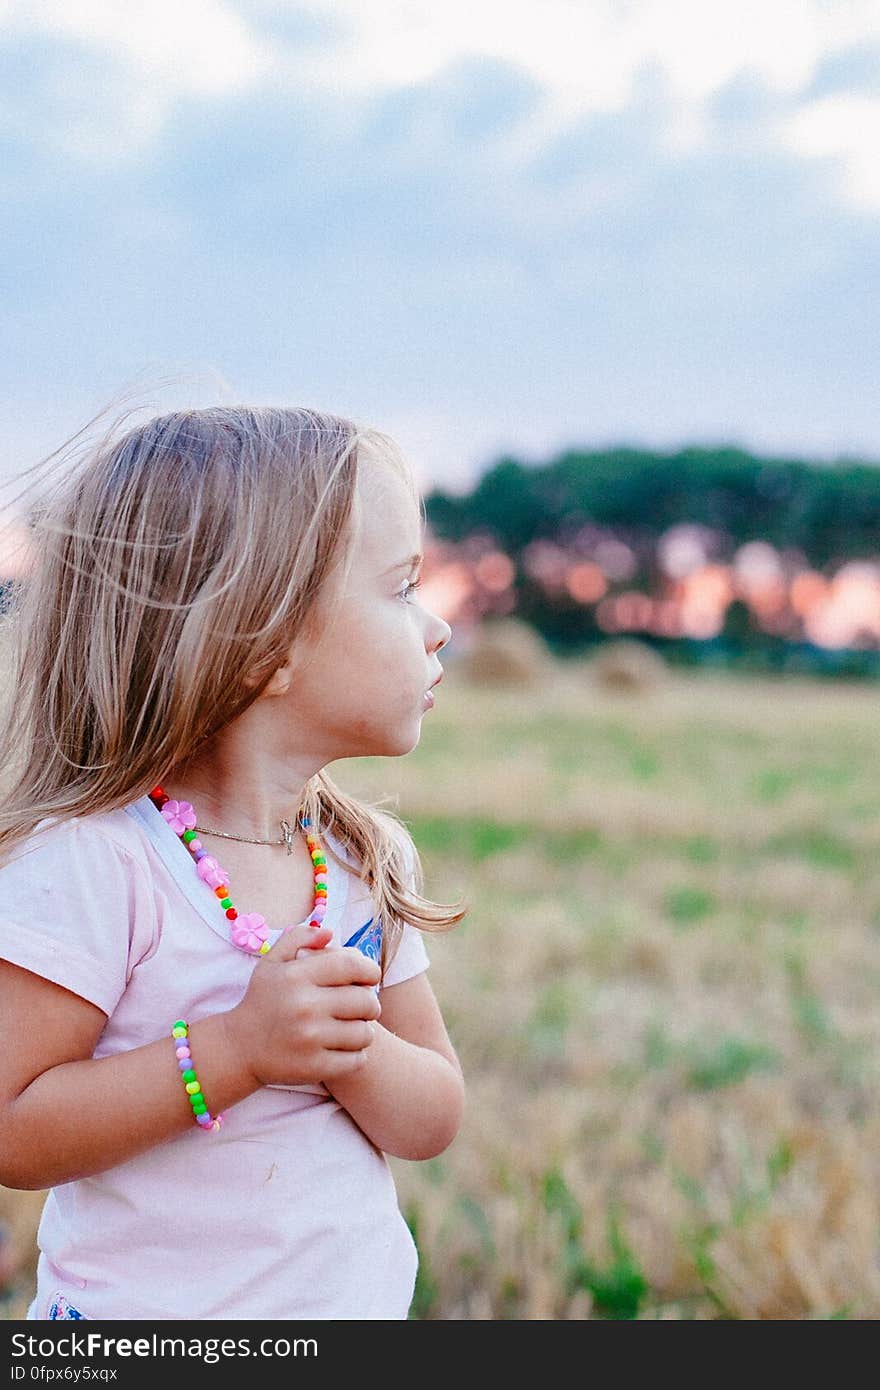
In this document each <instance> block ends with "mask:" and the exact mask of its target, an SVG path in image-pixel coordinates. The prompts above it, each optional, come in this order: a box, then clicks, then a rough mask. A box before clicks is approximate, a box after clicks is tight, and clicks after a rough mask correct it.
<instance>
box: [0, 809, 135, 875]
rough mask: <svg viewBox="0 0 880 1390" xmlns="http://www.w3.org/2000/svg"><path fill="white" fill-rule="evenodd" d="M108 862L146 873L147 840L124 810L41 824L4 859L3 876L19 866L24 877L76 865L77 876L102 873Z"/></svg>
mask: <svg viewBox="0 0 880 1390" xmlns="http://www.w3.org/2000/svg"><path fill="white" fill-rule="evenodd" d="M108 861H111V862H118V861H122V863H124V864H127V865H128V866H129V867H130V868H131V869H134V870H137V869H139V870H141V871H143V872H146V871H147V861H146V859H145V855H144V840H143V836H142V835H141V834H140V832H139V830H138V828H137V826H136V825H135V823H134V822H133V821H132V820H131V818H130V817H129V816H127V815H126V814H125V811H124V809H122V808H118V809H115V810H112V811H96V812H93V813H91V814H89V815H80V816H67V817H59V816H51V817H47V818H45V819H44V820H41V821H38V822H37V824H36V825H35V826H34V828H33V830H32V831H31V832H30V834H29V835H27V836H26V837H25V838H24V839H23V840H21V841H19V842H18V844H16V845H15V846H13V848H12V849H11V850H10V851H9V852H8V854H5V855H4V856H3V860H2V863H0V873H2V872H3V871H4V870H12V869H13V868H15V867H16V866H20V871H23V872H24V873H45V872H54V871H60V870H62V869H63V868H65V867H67V866H69V865H70V864H71V863H75V864H76V866H77V870H78V874H81V873H82V872H83V871H84V870H88V869H95V870H97V871H98V872H100V868H101V866H102V865H104V866H105V867H106V865H107V863H108Z"/></svg>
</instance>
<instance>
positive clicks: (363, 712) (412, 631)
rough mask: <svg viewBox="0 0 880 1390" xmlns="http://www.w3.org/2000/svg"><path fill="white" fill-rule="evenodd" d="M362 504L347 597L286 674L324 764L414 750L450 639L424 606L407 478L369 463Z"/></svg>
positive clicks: (299, 649) (293, 706)
mask: <svg viewBox="0 0 880 1390" xmlns="http://www.w3.org/2000/svg"><path fill="white" fill-rule="evenodd" d="M357 500H358V511H359V524H358V525H357V526H356V535H355V540H354V544H353V549H352V555H351V568H350V571H349V574H348V577H347V579H346V580H345V581H344V583H343V586H342V594H341V597H340V598H339V599H338V601H337V604H336V606H335V607H333V606H332V604H331V608H330V613H329V618H328V621H327V623H326V625H325V626H324V627H323V629H322V630H321V631H320V632H319V633H318V634H317V636H316V637H315V638H313V639H312V640H311V641H310V642H309V643H308V646H307V647H306V646H305V645H304V644H303V645H301V644H299V643H297V644H296V645H295V647H294V650H293V653H292V657H291V662H290V667H289V670H290V673H291V679H290V684H289V686H288V692H287V699H288V700H289V709H290V718H291V720H293V721H294V727H295V729H296V735H295V737H296V739H297V742H299V736H300V735H303V734H305V733H306V730H308V731H309V733H310V735H311V737H312V740H313V747H314V748H315V751H316V752H319V753H320V754H321V756H322V757H324V758H325V759H326V761H331V760H332V759H333V758H343V757H366V756H371V755H376V754H378V755H386V756H388V755H390V756H395V755H400V754H403V753H408V752H410V751H411V749H413V748H414V747H415V746H416V744H417V743H418V741H419V737H420V734H421V724H422V719H423V717H424V715H425V714H426V713H427V711H428V710H429V709H430V701H429V700H428V699H426V695H427V692H428V691H429V689H430V688H431V686H432V685H434V684H435V682H436V681H437V680H438V678H439V676H440V675H441V673H442V667H441V665H440V661H439V659H438V655H437V654H438V652H439V651H440V648H441V647H443V646H445V644H446V643H447V642H448V641H449V638H450V636H451V629H450V627H449V624H448V623H446V622H444V621H443V619H442V618H438V617H436V616H435V614H433V613H431V612H429V611H428V610H427V609H426V608H423V607H422V605H421V604H420V603H419V601H418V594H417V592H416V588H415V587H414V586H416V584H417V581H418V577H419V570H420V566H421V558H420V552H421V549H422V526H421V517H420V515H419V510H418V505H417V503H416V501H415V500H414V498H413V495H412V494H411V492H410V491H409V489H408V488H407V486H406V484H405V482H404V481H403V479H401V478H400V477H399V476H398V475H397V473H396V472H395V471H394V470H393V468H392V467H391V466H390V465H387V464H382V463H377V462H375V461H370V460H367V461H365V462H364V464H363V465H362V466H361V469H360V474H359V481H358V499H357ZM303 658H304V660H303Z"/></svg>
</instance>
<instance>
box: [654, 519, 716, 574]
mask: <svg viewBox="0 0 880 1390" xmlns="http://www.w3.org/2000/svg"><path fill="white" fill-rule="evenodd" d="M714 539H715V537H714V533H713V532H711V531H709V530H707V528H706V527H704V526H695V525H691V524H690V523H684V524H683V525H681V526H671V527H670V528H669V530H668V531H664V533H663V535H662V536H661V537H660V539H659V541H658V542H657V559H658V561H659V563H660V568H661V569H662V570H663V572H664V573H665V574H667V575H668V576H669V578H670V579H684V578H685V576H686V575H689V574H692V573H693V571H694V570H697V569H700V568H701V566H703V565H705V563H706V560H707V559H708V557H709V554H710V550H711V545H712V542H713V541H714Z"/></svg>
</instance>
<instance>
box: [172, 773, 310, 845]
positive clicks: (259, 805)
mask: <svg viewBox="0 0 880 1390" xmlns="http://www.w3.org/2000/svg"><path fill="white" fill-rule="evenodd" d="M162 786H163V787H164V789H165V792H166V795H167V796H169V797H171V798H172V799H173V800H174V801H188V802H190V804H191V805H192V807H193V809H194V810H195V813H196V816H197V817H198V822H199V824H200V825H204V826H211V827H213V828H214V829H216V830H225V831H227V832H228V833H230V834H235V835H250V836H253V838H254V839H259V840H276V839H277V838H278V836H279V834H280V833H281V832H280V829H279V827H280V825H281V822H282V820H286V821H289V822H290V824H291V825H294V826H295V825H296V824H297V819H298V816H299V812H300V808H301V806H302V802H303V794H304V790H305V783H296V784H292V785H291V787H290V790H289V792H287V791H286V790H285V789H283V788H281V787H279V785H278V784H277V783H273V784H272V785H271V786H267V787H266V788H265V789H264V790H263V791H261V790H260V789H259V788H258V787H256V786H255V785H254V784H253V783H244V784H242V783H239V784H238V785H237V786H228V787H226V788H224V787H223V786H214V787H212V786H210V785H209V784H208V780H207V777H206V776H205V774H204V773H202V775H201V776H192V775H190V776H182V775H174V776H170V777H164V778H163V779H162Z"/></svg>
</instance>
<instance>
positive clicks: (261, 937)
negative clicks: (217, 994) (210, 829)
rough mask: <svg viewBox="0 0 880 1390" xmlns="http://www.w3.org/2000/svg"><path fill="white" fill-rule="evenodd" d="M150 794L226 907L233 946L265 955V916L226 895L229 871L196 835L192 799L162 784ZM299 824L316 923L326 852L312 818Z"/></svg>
mask: <svg viewBox="0 0 880 1390" xmlns="http://www.w3.org/2000/svg"><path fill="white" fill-rule="evenodd" d="M149 796H150V800H151V801H152V803H153V805H154V806H155V807H156V810H157V811H160V812H161V814H162V816H163V817H164V819H165V821H166V822H167V823H168V825H170V826H171V829H172V830H173V831H174V833H175V834H176V835H177V836H178V837H179V839H180V840H181V841H182V842H183V844H184V845H185V846H186V848H187V849H188V850H189V852H190V854H191V855H192V857H193V859H194V860H195V863H196V873H197V874H198V876H199V878H200V879H201V880H202V881H203V882H204V883H206V884H207V885H208V887H209V888H211V889H213V891H214V893H215V894H216V896H217V897H218V898H219V899H220V906H221V907H222V908H223V909H224V910H225V912H226V916H227V917H228V918H229V921H230V922H231V924H232V925H231V927H230V931H229V939H230V940H231V942H232V944H233V946H237V947H238V949H239V950H240V951H247V952H248V953H249V954H250V955H253V956H264V955H265V954H266V952H267V951H268V950H269V936H270V935H271V929H270V928H269V927H267V926H266V919H265V917H262V916H261V915H260V913H259V912H246V913H243V914H240V913H239V912H238V910H237V909H236V908H235V907H234V906H233V903H232V899H231V898H230V896H229V874H228V873H227V872H226V870H225V869H223V868H221V866H220V864H219V863H218V862H217V860H216V859H215V858H214V856H213V855H212V854H209V853H208V851H207V850H206V849H205V847H204V845H203V844H202V842H201V840H199V839H198V838H197V836H196V832H195V829H194V827H195V824H196V819H197V817H196V813H195V810H194V809H193V806H192V805H191V803H190V802H189V801H174V800H172V799H171V798H170V797H169V796H168V795H167V794H166V793H165V792H164V791H163V789H162V788H161V787H154V788H153V790H152V791H151V792H150V793H149ZM300 826H301V828H302V832H303V835H304V836H305V841H306V844H307V845H308V847H309V854H310V855H311V858H312V864H313V865H314V871H315V900H314V903H313V906H312V911H311V913H310V920H309V926H310V927H319V926H320V925H321V923H322V921H323V920H324V915H325V913H326V911H327V856H326V854H325V853H324V851H323V849H322V848H321V845H320V843H319V841H318V838H317V836H316V835H313V834H312V833H311V821H310V820H309V818H308V817H307V816H302V817H301V818H300ZM203 833H207V832H203ZM279 843H280V844H283V843H284V841H279ZM284 930H285V931H289V930H290V928H289V927H285V928H284Z"/></svg>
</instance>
